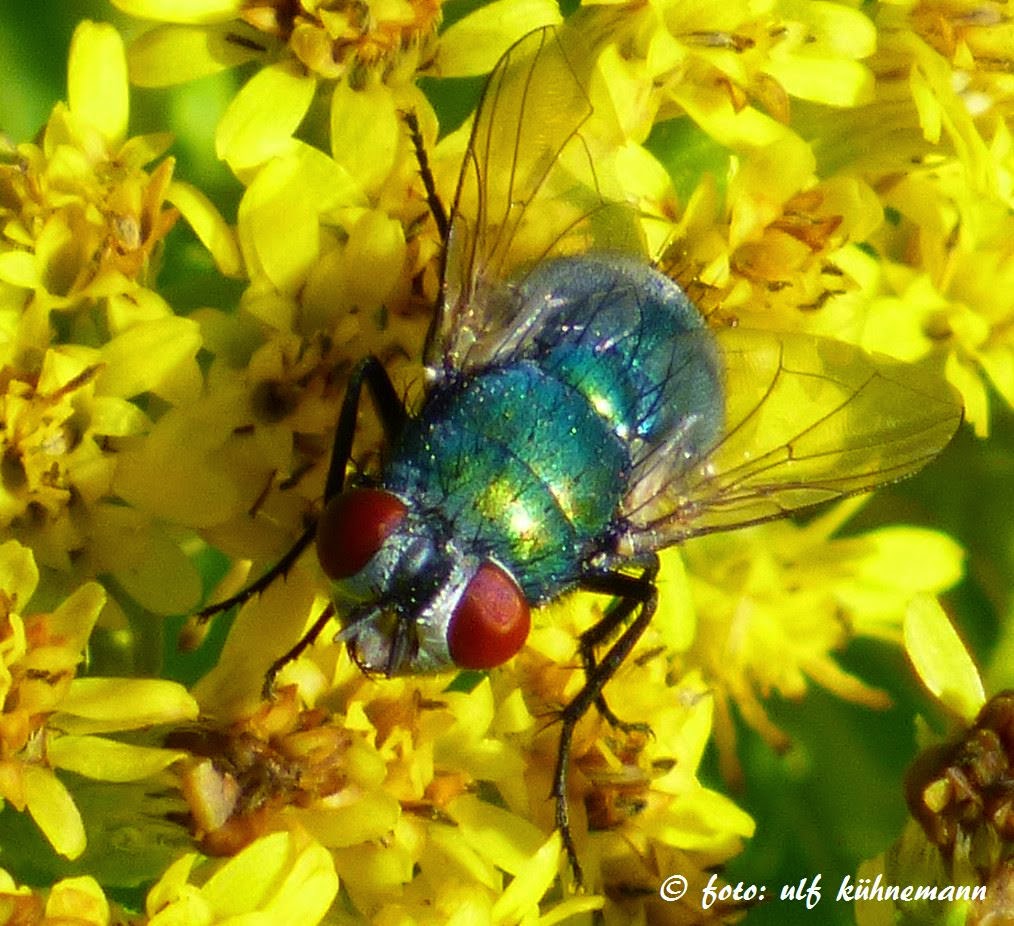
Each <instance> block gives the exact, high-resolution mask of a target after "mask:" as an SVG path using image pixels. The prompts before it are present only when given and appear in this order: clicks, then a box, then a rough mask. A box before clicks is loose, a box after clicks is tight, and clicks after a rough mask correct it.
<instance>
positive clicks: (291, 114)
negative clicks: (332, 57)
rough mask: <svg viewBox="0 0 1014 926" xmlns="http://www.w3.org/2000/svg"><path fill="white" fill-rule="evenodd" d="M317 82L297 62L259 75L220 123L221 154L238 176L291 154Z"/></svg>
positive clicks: (217, 136) (217, 149) (218, 144)
mask: <svg viewBox="0 0 1014 926" xmlns="http://www.w3.org/2000/svg"><path fill="white" fill-rule="evenodd" d="M316 86H317V83H316V81H315V80H314V79H313V77H311V76H309V75H307V74H306V73H305V72H304V71H303V69H302V67H301V66H300V65H298V64H297V63H296V62H293V61H280V62H278V63H276V64H272V65H269V66H268V67H266V68H262V69H261V70H260V71H258V72H257V73H256V74H255V75H254V76H253V77H252V78H251V79H250V80H249V81H248V82H247V83H246V85H245V86H244V87H243V88H242V89H241V90H240V91H239V93H237V94H236V96H235V97H234V98H233V100H232V102H231V103H230V104H229V107H228V109H226V111H225V113H224V115H223V116H222V118H221V120H219V123H218V129H217V131H216V132H215V152H216V153H217V155H218V156H219V157H220V158H221V159H222V160H224V161H227V162H228V164H229V166H230V167H231V168H232V169H233V170H234V171H237V172H240V171H243V170H246V169H249V168H251V167H255V166H256V165H258V164H262V163H263V162H264V161H266V160H267V159H268V158H270V157H273V156H275V155H277V154H281V153H282V152H283V151H285V150H286V149H287V148H288V147H289V146H290V144H291V142H292V134H293V132H295V131H296V129H297V128H298V126H299V123H300V122H302V121H303V116H304V115H306V110H307V109H308V108H309V106H310V101H311V100H312V99H313V93H314V90H315V89H316Z"/></svg>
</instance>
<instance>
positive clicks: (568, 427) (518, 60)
mask: <svg viewBox="0 0 1014 926" xmlns="http://www.w3.org/2000/svg"><path fill="white" fill-rule="evenodd" d="M568 42H569V40H568V38H567V33H566V32H564V31H557V30H555V29H551V28H547V29H542V30H539V31H537V32H534V33H532V34H530V35H528V36H527V37H525V38H523V39H522V40H521V41H520V42H518V43H517V44H516V45H515V46H513V47H512V48H511V49H510V50H509V51H508V52H507V53H506V54H505V55H504V57H503V58H502V59H501V60H500V62H499V63H498V64H497V66H496V68H495V69H494V70H493V72H492V74H491V75H490V78H489V81H488V83H487V85H486V88H485V91H484V94H483V96H482V100H481V103H480V105H479V108H478V111H477V114H476V117H475V121H474V124H473V128H472V134H471V140H470V143H469V145H468V149H467V153H466V157H465V162H464V166H463V168H462V172H461V176H460V180H459V186H458V190H457V194H456V197H455V201H454V205H453V209H452V211H451V214H450V217H449V222H447V220H444V221H445V223H446V224H447V226H448V227H447V228H446V235H445V238H446V241H445V245H446V247H445V258H444V270H443V276H442V285H441V295H440V299H439V306H438V311H437V314H436V318H435V321H434V323H433V326H432V329H431V331H430V335H429V338H428V342H427V345H426V348H425V357H424V359H425V364H426V369H427V375H428V382H427V389H426V394H425V398H424V400H423V402H422V405H421V407H420V408H419V409H418V410H417V411H414V412H410V411H409V410H407V409H406V408H405V407H404V405H403V403H402V401H401V399H400V398H399V396H398V393H397V391H396V390H395V388H394V387H393V386H392V384H391V382H390V380H389V379H388V377H387V374H386V372H385V370H384V367H383V366H382V365H381V364H380V362H379V361H378V360H377V359H375V358H372V357H367V358H365V359H364V360H363V361H362V362H361V363H360V364H359V365H358V366H357V367H356V369H355V371H354V373H353V374H352V377H351V379H350V382H349V386H348V390H347V393H346V396H345V400H344V404H343V406H342V409H341V414H340V417H339V422H338V426H337V433H336V438H335V445H334V450H333V455H332V460H331V464H330V469H329V474H328V477H327V483H326V489H325V497H324V508H323V512H322V514H321V516H320V519H319V521H318V523H317V525H316V526H315V528H314V529H313V531H311V532H308V533H307V534H306V535H305V536H304V538H303V539H302V540H301V541H300V543H299V544H297V545H296V547H294V549H293V550H292V551H290V554H288V555H287V556H286V558H285V559H284V560H283V561H282V563H280V564H279V567H278V568H277V569H276V570H273V571H272V575H277V573H278V572H279V571H284V569H286V568H287V567H288V565H290V564H291V562H292V561H293V560H294V559H295V557H296V556H298V555H299V554H300V552H301V551H302V550H303V549H304V548H305V547H306V546H307V545H309V543H310V542H311V541H312V540H313V539H314V538H315V539H316V545H317V551H318V555H319V558H320V562H321V565H322V567H323V570H324V572H325V573H326V574H327V575H328V577H329V578H330V579H331V581H332V583H333V599H334V604H335V612H336V613H337V617H338V619H339V621H340V623H341V625H342V630H341V632H340V634H339V637H340V639H341V640H343V641H344V643H345V644H346V646H347V647H348V649H349V652H350V653H351V655H352V657H353V659H355V661H356V662H357V663H358V664H359V665H360V666H361V667H362V668H363V669H364V670H365V671H367V672H373V673H379V674H381V675H387V676H394V675H404V674H413V673H423V672H436V671H443V670H449V669H453V668H455V667H459V668H471V669H490V668H493V667H495V666H498V665H501V664H502V663H504V662H506V661H507V660H509V659H510V658H511V657H512V656H514V655H515V653H517V652H518V650H519V649H520V648H521V647H522V646H523V644H524V642H525V639H526V636H527V634H528V629H529V610H530V608H531V607H532V606H538V605H541V604H544V603H546V602H549V601H551V600H553V599H555V598H557V597H559V596H560V595H563V594H565V593H566V592H569V591H571V590H574V589H585V590H590V591H593V592H598V593H601V594H603V595H608V596H612V597H613V598H614V599H615V602H614V604H613V606H612V607H610V608H609V609H607V610H606V612H605V615H604V617H603V618H602V619H601V621H600V622H599V623H597V624H596V625H595V626H593V627H592V628H591V629H589V630H588V631H586V632H585V633H584V634H583V635H582V636H581V637H580V639H579V641H578V649H579V652H580V655H581V659H582V662H583V666H584V670H585V683H584V687H583V688H582V689H581V690H580V692H579V693H578V695H577V696H576V697H575V698H574V700H573V701H571V703H570V704H568V705H567V706H566V707H565V708H564V709H563V710H562V712H561V714H560V746H559V753H558V760H557V766H556V771H555V776H554V780H553V788H552V794H551V797H552V799H554V800H555V802H556V823H557V825H558V827H559V829H560V830H561V832H562V835H563V840H564V844H565V847H566V850H567V852H568V854H569V857H570V861H571V864H572V866H573V869H574V871H575V873H576V874H577V875H578V877H580V868H579V866H578V860H577V853H576V851H575V847H574V843H573V840H572V837H571V833H570V827H569V820H568V811H567V802H566V779H567V764H568V755H569V750H570V745H571V738H572V736H573V732H574V728H575V725H576V723H577V722H578V720H579V719H580V718H581V717H582V716H583V715H584V714H585V712H586V711H587V710H589V708H591V707H592V706H593V705H594V706H596V708H597V709H598V710H599V711H601V712H602V713H603V715H604V716H605V717H606V718H607V719H608V720H609V721H610V722H612V723H615V724H620V725H621V726H625V725H623V724H622V723H621V721H619V720H618V719H617V718H616V717H615V716H614V715H613V714H612V712H611V711H610V710H609V708H608V706H607V704H606V702H605V700H604V698H603V695H602V691H603V687H604V686H605V684H606V683H607V682H608V680H609V679H610V677H611V676H612V675H613V674H614V673H615V671H616V669H617V668H618V667H619V665H620V664H621V663H622V662H623V660H624V659H625V658H626V656H627V655H628V654H629V653H630V651H631V649H632V648H633V647H634V645H635V643H636V642H637V640H638V638H639V637H640V636H641V633H642V632H643V631H644V629H645V627H646V625H647V624H648V622H649V621H650V620H651V617H652V614H653V612H654V610H655V604H656V588H655V579H656V575H657V573H658V569H659V565H658V558H657V555H656V554H657V551H658V550H660V549H662V548H664V547H667V546H671V545H673V544H677V543H680V542H681V541H683V540H685V539H687V538H690V537H694V536H698V535H701V534H705V533H709V532H712V531H720V530H729V529H732V528H736V527H740V526H743V525H748V524H756V523H758V522H762V521H766V520H769V519H772V518H778V517H782V516H784V515H787V514H789V513H790V512H793V511H797V510H799V509H802V508H806V507H809V506H812V505H815V504H818V503H820V502H825V501H828V500H832V499H836V498H841V497H842V496H845V495H848V494H850V493H856V492H862V491H865V490H868V489H870V488H872V487H874V486H876V485H879V484H882V483H885V482H889V481H891V480H895V479H900V478H902V477H904V476H907V475H909V474H911V473H913V472H915V471H916V470H918V469H919V468H920V467H922V466H923V465H924V464H925V463H926V462H928V461H929V460H930V459H931V458H932V457H933V456H935V455H936V454H937V453H938V452H939V451H940V450H941V449H942V448H943V447H944V446H945V445H946V444H947V442H948V441H949V440H950V438H951V436H952V435H953V433H954V431H955V429H956V428H957V427H958V424H959V423H960V421H961V408H960V405H959V404H958V402H957V401H956V400H955V399H954V398H953V396H952V394H951V392H950V390H949V388H948V387H947V386H945V385H943V384H941V383H939V382H938V381H937V380H935V379H934V378H933V377H930V376H926V375H924V374H922V373H921V372H920V371H918V370H917V369H916V368H914V367H911V366H908V365H905V364H902V363H899V362H896V361H893V360H890V359H888V358H886V357H880V356H876V357H875V356H871V355H869V354H867V353H865V352H864V351H862V350H860V349H858V348H856V347H853V346H850V345H847V344H844V343H840V342H836V341H833V340H826V339H822V338H819V337H813V336H809V335H804V334H774V333H771V332H763V331H746V330H742V329H740V328H734V327H730V328H725V329H720V330H712V329H710V328H709V327H708V326H707V325H706V324H705V322H704V320H703V319H702V316H701V314H700V313H699V312H698V310H697V309H696V308H695V306H694V305H693V304H692V303H691V301H690V300H689V299H688V298H687V296H686V294H685V293H684V292H683V290H682V289H681V288H680V287H679V286H678V285H677V284H676V283H674V282H673V281H672V280H670V279H669V278H668V277H666V276H664V275H663V274H661V273H659V272H658V271H657V270H655V269H653V267H652V266H651V265H650V262H649V260H648V258H647V256H646V255H645V252H644V245H643V243H642V241H643V238H642V235H641V234H640V233H639V231H638V229H639V224H638V220H639V217H638V215H637V214H636V211H635V210H634V209H632V208H630V207H628V206H626V205H625V204H623V203H622V202H619V201H616V200H614V199H612V198H610V197H609V196H608V195H607V194H606V193H605V191H604V189H603V185H602V183H601V182H600V180H601V178H600V176H599V173H601V171H598V172H597V168H596V156H595V150H596V149H595V139H594V138H593V137H592V136H591V134H590V131H589V120H590V117H591V116H592V115H593V110H592V107H591V104H590V102H589V97H588V94H587V93H586V90H585V85H584V82H583V81H582V79H581V78H580V77H579V76H578V75H579V73H580V72H579V69H578V67H577V66H576V65H577V63H578V60H579V59H578V53H577V52H576V51H575V50H574V48H572V47H570V46H569V45H568ZM430 192H431V201H433V200H435V196H434V195H432V189H431V190H430ZM438 208H439V207H438V206H437V209H438ZM437 218H438V222H440V221H441V218H440V216H439V215H438V216H437ZM364 384H365V386H366V387H367V390H368V391H369V393H370V395H371V397H372V399H373V403H374V405H375V406H376V409H377V411H378V413H379V417H380V419H381V422H382V424H383V426H384V429H385V434H386V439H387V447H386V455H385V459H384V463H383V466H382V469H381V472H380V473H379V475H378V476H374V477H372V478H366V477H364V476H357V477H353V478H351V479H350V478H348V477H347V472H346V471H347V469H348V464H349V459H350V454H351V449H352V443H353V438H354V432H355V425H356V416H357V413H358V408H359V402H360V397H361V393H362V389H363V386H364ZM269 578H270V576H266V577H265V580H264V581H262V582H259V583H256V584H255V585H254V586H253V587H252V588H251V589H250V590H248V592H247V593H246V594H249V592H250V591H256V590H258V589H259V588H262V587H263V585H264V584H265V582H266V581H267V580H269ZM234 600H235V599H234ZM230 603H231V601H230V602H224V603H223V605H228V604H230ZM331 616H332V614H331V612H326V613H325V615H324V616H323V617H322V620H321V621H319V622H318V624H317V626H316V627H315V628H314V629H313V630H311V633H310V635H308V637H307V638H304V640H303V641H301V642H300V644H299V645H297V647H296V648H294V649H293V650H292V651H290V652H289V653H287V654H286V655H285V656H284V657H282V659H281V660H279V661H278V662H277V663H276V664H275V667H274V669H275V670H277V668H278V667H279V666H280V665H281V664H283V663H284V661H285V660H287V659H290V658H293V657H294V656H295V655H298V653H299V652H301V651H302V648H303V647H305V645H306V643H307V640H309V639H312V637H313V636H315V635H316V633H318V632H319V631H320V629H322V627H323V626H324V623H325V622H326V621H327V620H328V619H330V617H331Z"/></svg>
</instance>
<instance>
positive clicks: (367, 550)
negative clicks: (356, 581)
mask: <svg viewBox="0 0 1014 926" xmlns="http://www.w3.org/2000/svg"><path fill="white" fill-rule="evenodd" d="M406 510H407V509H406V508H405V503H404V502H403V501H401V499H399V498H398V497H397V496H394V495H392V494H391V493H390V492H385V491H384V490H383V489H348V490H347V491H345V492H342V493H341V494H340V495H336V496H335V497H334V498H332V499H331V501H329V502H328V503H327V505H326V506H325V507H324V511H323V512H322V513H321V516H320V521H318V522H317V556H318V558H319V559H320V565H321V568H322V569H323V570H324V572H325V573H326V574H327V575H328V577H329V578H332V579H347V578H348V577H349V576H354V575H355V574H356V573H357V572H359V570H360V569H362V568H363V567H364V566H365V565H366V564H367V563H368V562H369V561H370V560H371V559H372V558H373V556H374V554H375V553H376V552H377V551H378V550H379V549H380V548H381V547H382V546H383V545H384V541H385V540H387V538H388V537H389V536H390V535H391V533H392V532H393V531H394V530H395V529H396V528H397V527H398V525H399V524H400V523H401V520H402V518H404V517H405V512H406Z"/></svg>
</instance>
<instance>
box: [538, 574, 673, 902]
mask: <svg viewBox="0 0 1014 926" xmlns="http://www.w3.org/2000/svg"><path fill="white" fill-rule="evenodd" d="M658 568H659V566H658V559H657V558H656V557H654V556H652V557H650V559H648V560H647V562H646V565H645V566H644V569H643V571H642V572H641V574H640V575H639V576H631V575H626V574H625V573H621V572H600V573H592V574H590V575H588V576H585V577H584V578H583V579H582V580H581V587H582V588H584V589H586V590H588V591H592V592H598V593H600V594H603V595H613V596H615V597H617V598H619V599H620V601H619V602H618V603H617V604H616V605H615V607H613V608H610V609H609V611H607V612H606V614H605V616H604V617H603V618H602V620H601V621H599V622H598V623H597V624H596V625H595V626H594V627H592V628H590V629H589V630H587V631H585V633H584V634H582V635H581V642H580V647H581V658H582V660H583V661H584V664H585V683H584V687H583V688H582V689H581V690H580V691H579V692H578V693H577V695H576V696H575V697H574V699H573V700H572V701H571V702H570V703H569V704H568V705H567V706H566V707H565V708H564V709H563V711H562V712H561V714H560V746H559V749H558V751H557V755H556V770H555V771H554V773H553V787H552V789H551V791H550V797H552V798H553V799H554V800H555V802H556V828H557V829H558V830H559V831H560V835H561V836H562V838H563V846H564V849H565V850H566V852H567V859H568V861H569V862H570V867H571V870H572V871H573V872H574V879H575V881H576V882H577V883H578V884H581V882H582V872H581V865H580V862H579V861H578V857H577V847H576V846H575V845H574V837H573V835H572V834H571V832H570V812H569V810H568V807H567V768H568V765H569V763H570V748H571V744H572V742H573V739H574V729H575V728H576V727H577V724H578V721H580V720H581V718H582V717H583V716H584V715H585V714H586V713H587V712H588V709H589V708H590V707H591V706H592V705H593V704H594V705H596V707H598V708H599V710H602V709H603V708H605V710H604V711H603V716H605V717H606V719H607V720H609V722H610V723H617V718H616V717H615V715H614V714H613V713H612V711H611V710H609V708H608V707H606V706H605V702H604V700H603V698H602V689H603V687H605V684H606V683H607V682H608V681H609V679H611V678H612V677H613V675H615V674H616V670H617V669H619V667H620V666H621V665H622V664H623V660H624V659H626V658H627V656H629V655H630V651H631V650H632V649H633V648H634V646H635V645H636V644H637V641H638V640H639V639H640V638H641V634H642V633H644V629H645V628H646V627H647V626H648V624H649V623H650V622H651V618H652V615H653V614H654V613H655V606H656V604H657V602H658V591H657V590H656V588H655V578H656V576H657V575H658ZM635 611H636V612H637V613H636V615H635V616H634V619H633V621H631V623H630V624H629V625H628V626H627V628H626V629H625V630H624V631H623V633H622V634H621V635H620V637H619V639H618V640H617V641H616V642H615V643H613V645H612V646H611V647H610V648H609V649H608V650H607V651H606V654H605V656H603V657H602V660H601V661H598V662H597V661H596V660H595V655H594V651H593V648H594V646H595V645H596V644H598V643H601V642H602V641H603V640H605V639H607V638H608V637H609V636H611V635H612V634H613V633H614V632H615V631H616V629H617V628H618V627H620V626H621V625H622V624H623V623H624V622H625V621H626V620H627V619H628V618H630V616H631V615H634V612H635ZM618 725H619V726H620V727H624V726H626V725H625V724H623V723H618Z"/></svg>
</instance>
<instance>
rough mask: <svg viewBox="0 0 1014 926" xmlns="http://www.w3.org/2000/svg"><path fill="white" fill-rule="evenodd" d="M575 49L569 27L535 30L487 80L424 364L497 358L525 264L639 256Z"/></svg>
mask: <svg viewBox="0 0 1014 926" xmlns="http://www.w3.org/2000/svg"><path fill="white" fill-rule="evenodd" d="M579 42H580V38H579V37H578V36H576V35H575V34H574V33H572V32H569V31H568V30H567V29H566V27H564V28H563V29H556V28H553V27H548V28H544V29H539V30H537V31H536V32H532V33H530V34H529V35H527V36H525V37H524V38H522V39H521V40H520V41H519V42H517V43H516V44H515V45H514V46H512V47H511V48H510V49H509V50H508V51H507V53H506V54H505V55H504V56H503V58H501V59H500V61H499V62H498V64H497V66H496V68H495V69H494V70H493V72H492V74H491V75H490V77H489V80H488V82H487V84H486V88H485V90H484V92H483V96H482V100H481V102H480V104H479V108H478V110H477V112H476V116H475V122H474V124H473V127H472V136H471V140H470V142H469V145H468V150H467V152H466V154H465V161H464V164H463V166H462V171H461V177H460V180H459V182H458V190H457V194H456V196H455V202H454V207H453V210H452V215H451V229H450V235H449V239H448V242H447V252H446V255H445V267H444V275H443V276H444V278H443V286H442V299H441V307H440V311H439V314H438V317H437V318H436V320H435V323H434V327H433V329H432V331H431V332H430V337H429V340H428V342H427V348H426V363H427V365H428V366H430V367H431V368H435V369H439V368H441V367H443V368H445V369H447V368H457V369H467V368H469V367H473V366H477V365H480V364H482V363H487V362H489V361H490V360H491V359H493V358H495V357H496V356H497V353H498V351H499V349H500V347H501V345H502V342H503V339H504V338H505V337H506V336H509V334H510V333H511V332H512V331H513V330H515V328H516V327H517V324H518V322H519V319H518V318H517V315H518V312H519V311H521V310H522V306H521V305H520V304H519V303H518V301H517V300H516V299H514V298H513V296H514V289H513V286H512V283H517V282H518V280H519V279H521V278H523V276H524V272H525V268H529V267H534V266H536V265H537V264H538V263H539V262H540V261H543V260H545V259H546V258H548V257H556V256H561V255H564V254H574V253H581V252H585V251H589V250H598V251H601V250H608V251H623V252H627V253H635V254H643V244H642V239H641V237H640V234H639V230H638V224H637V221H636V218H635V212H634V210H633V209H631V208H630V207H628V206H627V205H625V204H622V203H621V202H620V200H621V199H622V195H621V192H620V190H619V189H618V187H617V186H616V185H615V184H611V183H610V182H609V181H608V179H607V176H606V174H607V171H606V169H605V168H604V166H603V164H604V162H605V161H606V160H607V159H606V158H605V157H603V156H602V154H603V152H602V150H597V148H596V145H602V144H603V141H602V138H603V136H604V135H608V132H603V130H602V123H603V122H604V120H605V119H606V118H607V114H605V113H602V112H601V111H600V112H597V113H596V112H594V111H593V108H592V105H591V102H590V100H589V98H588V94H587V92H586V91H585V83H586V79H587V77H586V74H584V73H583V71H586V70H587V69H588V68H589V67H590V61H591V55H590V54H588V53H587V51H584V52H583V51H582V48H581V47H580V45H579ZM593 119H594V120H595V121H596V123H597V124H596V125H595V131H591V130H590V129H591V125H590V123H591V122H592V120H593Z"/></svg>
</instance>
